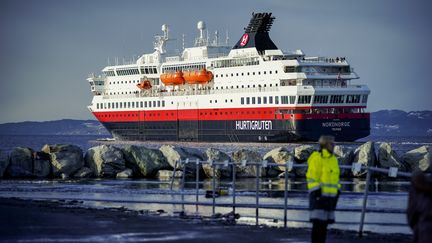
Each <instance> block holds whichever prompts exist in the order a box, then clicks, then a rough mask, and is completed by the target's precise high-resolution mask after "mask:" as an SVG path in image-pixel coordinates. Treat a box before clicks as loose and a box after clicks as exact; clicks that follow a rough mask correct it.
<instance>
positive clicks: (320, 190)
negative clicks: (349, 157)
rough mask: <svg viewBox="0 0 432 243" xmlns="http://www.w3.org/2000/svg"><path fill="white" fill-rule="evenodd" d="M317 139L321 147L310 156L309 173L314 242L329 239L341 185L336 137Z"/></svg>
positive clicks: (307, 175) (310, 209) (308, 185)
mask: <svg viewBox="0 0 432 243" xmlns="http://www.w3.org/2000/svg"><path fill="white" fill-rule="evenodd" d="M318 143H319V146H320V149H319V150H318V151H314V152H313V153H312V154H311V155H310V156H309V158H308V161H307V162H308V170H307V173H306V179H307V187H308V191H309V212H310V221H311V222H312V236H311V240H312V243H316V242H325V241H326V237H327V226H328V225H329V224H332V223H334V222H335V212H334V211H335V208H336V204H337V201H338V197H339V189H340V184H339V176H340V170H339V163H338V160H337V158H336V156H335V155H334V154H333V149H334V143H335V141H334V137H333V136H321V137H320V139H319V141H318Z"/></svg>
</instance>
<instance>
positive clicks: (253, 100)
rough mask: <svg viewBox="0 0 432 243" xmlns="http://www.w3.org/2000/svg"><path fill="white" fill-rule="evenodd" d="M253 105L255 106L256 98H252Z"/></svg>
mask: <svg viewBox="0 0 432 243" xmlns="http://www.w3.org/2000/svg"><path fill="white" fill-rule="evenodd" d="M252 104H253V105H255V97H252Z"/></svg>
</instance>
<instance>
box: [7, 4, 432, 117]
mask: <svg viewBox="0 0 432 243" xmlns="http://www.w3.org/2000/svg"><path fill="white" fill-rule="evenodd" d="M431 6H432V4H431V3H429V2H428V1H402V0H380V1H377V0H370V1H346V0H341V1H334V0H328V1H306V0H299V1H286V0H274V1H259V0H245V1H232V0H231V1H226V0H218V1H204V0H201V1H174V0H172V1H168V0H157V1H128V0H124V1H109V0H107V1H102V0H91V1H65V0H55V1H54V0H53V1H47V0H39V1H23V0H13V1H12V0H11V1H7V0H6V1H5V0H2V1H1V2H0V50H1V52H0V73H1V79H0V109H1V111H2V113H1V114H2V116H1V117H0V123H3V122H13V121H24V120H52V119H61V118H75V119H86V118H92V116H91V114H90V113H89V112H88V110H87V108H86V106H87V105H88V104H89V103H90V101H91V93H90V91H89V86H88V83H87V81H86V78H87V75H88V74H89V73H91V72H99V71H100V70H101V69H102V68H103V67H104V66H105V65H106V64H107V59H108V58H111V60H113V58H114V57H118V58H119V60H122V59H123V58H126V59H128V58H131V57H132V56H133V55H135V56H137V55H140V54H142V53H146V52H151V51H152V41H153V35H154V34H158V33H159V32H160V27H161V25H162V24H164V23H167V24H169V25H170V26H171V34H172V36H173V37H174V38H177V39H178V40H180V39H181V37H180V36H181V34H182V33H185V34H186V41H187V42H188V43H189V44H191V43H192V40H193V38H195V36H196V35H197V34H198V33H197V30H196V22H197V21H198V20H204V21H206V23H207V27H208V29H209V31H210V32H213V31H214V30H216V29H218V30H219V31H220V32H221V33H225V30H228V31H229V33H230V37H231V42H230V44H232V45H234V44H235V42H236V40H237V39H238V38H240V36H241V35H242V32H243V28H244V27H245V26H246V25H247V23H248V21H249V19H250V14H251V12H253V11H255V12H258V11H268V12H273V15H274V16H275V17H276V21H275V23H274V25H273V29H272V32H271V33H270V35H271V37H272V39H273V41H274V42H275V43H276V45H277V46H278V47H279V48H281V49H283V50H295V49H302V50H303V51H304V52H305V53H306V54H308V55H330V56H346V57H347V58H348V60H349V61H350V62H351V64H352V66H353V67H354V69H355V71H356V72H357V73H358V74H359V76H360V77H361V79H360V80H358V81H356V82H359V83H366V84H368V85H369V87H370V89H371V90H372V94H371V97H370V99H369V110H370V111H376V110H380V109H403V110H407V111H409V110H425V109H428V110H432V99H431V90H432V82H431V81H432V80H431V78H430V73H431V72H430V70H431V69H432V68H431V67H432V66H431V63H432V47H431V43H432V28H431V26H430V25H431V23H432V14H430V11H431V9H432V8H431Z"/></svg>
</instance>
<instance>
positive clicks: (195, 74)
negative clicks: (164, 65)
mask: <svg viewBox="0 0 432 243" xmlns="http://www.w3.org/2000/svg"><path fill="white" fill-rule="evenodd" d="M183 78H184V80H185V81H186V83H188V84H206V83H208V82H210V80H212V79H213V73H212V72H210V71H207V69H205V68H203V69H201V71H192V72H185V73H184V75H183Z"/></svg>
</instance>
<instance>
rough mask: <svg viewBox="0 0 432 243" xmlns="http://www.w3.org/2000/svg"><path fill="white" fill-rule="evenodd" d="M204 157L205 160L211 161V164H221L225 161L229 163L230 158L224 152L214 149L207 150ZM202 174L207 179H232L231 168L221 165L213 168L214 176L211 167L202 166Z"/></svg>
mask: <svg viewBox="0 0 432 243" xmlns="http://www.w3.org/2000/svg"><path fill="white" fill-rule="evenodd" d="M205 157H206V160H212V161H213V162H218V163H223V162H225V161H231V158H230V157H229V156H228V155H227V154H226V153H224V152H222V151H220V150H218V149H214V148H208V149H207V150H206V151H205ZM202 167H203V170H204V173H205V175H206V176H207V177H209V178H213V176H215V178H230V177H232V166H231V165H228V166H223V165H216V166H215V175H213V167H212V166H210V165H209V164H203V165H202Z"/></svg>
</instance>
